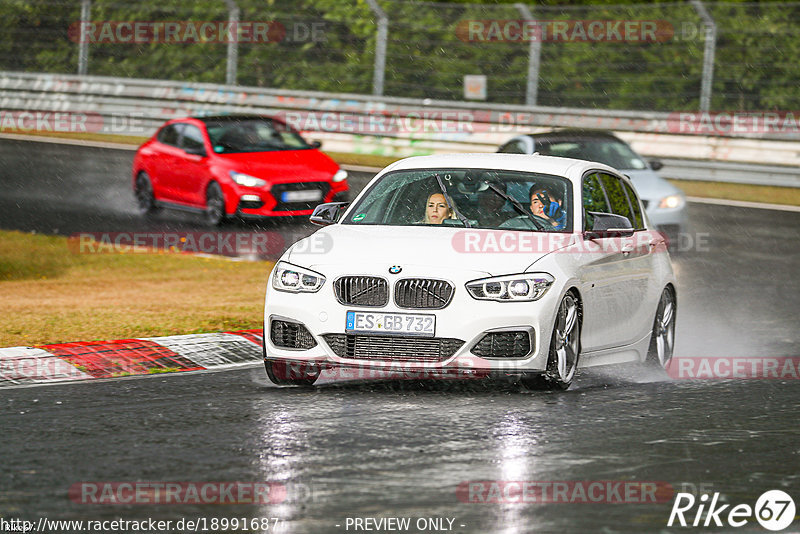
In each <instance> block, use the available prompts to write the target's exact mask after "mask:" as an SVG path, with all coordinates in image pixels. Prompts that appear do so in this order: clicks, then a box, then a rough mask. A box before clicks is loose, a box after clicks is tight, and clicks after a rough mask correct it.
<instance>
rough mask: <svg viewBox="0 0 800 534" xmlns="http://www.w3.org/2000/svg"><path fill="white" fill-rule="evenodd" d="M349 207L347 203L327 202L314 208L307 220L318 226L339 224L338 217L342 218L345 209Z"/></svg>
mask: <svg viewBox="0 0 800 534" xmlns="http://www.w3.org/2000/svg"><path fill="white" fill-rule="evenodd" d="M349 205H350V203H349V202H328V203H327V204H320V205H319V206H317V207H316V208H314V213H312V214H311V217H309V220H310V221H311V222H312V223H314V224H318V225H319V226H328V225H329V224H336V223H337V222H339V217H341V216H342V213H344V210H345V208H347V206H349Z"/></svg>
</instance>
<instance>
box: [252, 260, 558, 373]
mask: <svg viewBox="0 0 800 534" xmlns="http://www.w3.org/2000/svg"><path fill="white" fill-rule="evenodd" d="M404 274H405V273H404ZM408 277H413V276H412V275H411V274H410V273H409V275H408ZM471 279H474V277H473V278H471ZM394 281H395V279H392V280H391V282H394ZM465 281H466V280H460V281H459V282H454V285H455V292H454V295H453V299H452V301H451V302H450V304H449V305H448V306H447V307H445V308H444V309H441V310H429V309H406V308H399V307H398V306H396V305H395V303H394V299H393V298H390V300H389V303H388V304H387V305H385V306H383V307H380V308H377V309H376V308H372V307H359V306H349V305H343V304H341V303H340V302H339V301H337V299H336V296H335V294H334V291H333V284H332V279H330V278H329V279H328V280H326V282H325V285H323V287H322V288H321V289H320V291H319V292H318V293H286V292H282V291H277V290H275V289H274V288H272V285H271V279H270V281H269V282H268V288H267V295H266V303H265V313H264V343H265V357H266V358H267V359H270V360H278V361H286V362H295V363H301V364H308V365H315V366H318V367H321V368H329V367H342V368H348V367H351V368H364V367H367V368H371V369H385V370H403V371H410V372H430V373H433V374H436V373H448V372H456V373H461V374H464V373H468V372H470V371H490V372H501V373H504V372H505V373H519V372H541V371H544V369H545V367H546V365H547V353H548V348H549V345H550V336H551V332H552V330H553V322H554V316H555V310H556V308H557V305H558V302H559V297H560V292H559V289H558V288H557V287H555V286H553V287H551V288H550V289H549V290H548V292H547V293H545V295H544V296H543V297H542V298H540V299H539V300H537V301H533V302H494V301H480V300H476V299H473V298H472V297H470V296H469V294H468V293H467V291H466V288H465V287H464V282H465ZM391 285H392V284H390V286H391ZM348 311H367V312H370V311H371V312H375V311H379V312H387V313H397V314H409V313H413V314H426V315H434V316H435V317H436V319H435V321H436V325H435V333H434V336H433V338H430V337H427V338H425V337H414V336H405V335H401V336H392V335H387V334H383V333H382V334H380V335H376V334H372V333H370V334H367V333H363V334H352V333H351V334H348V333H346V331H345V323H346V321H347V312H348ZM276 321H278V322H282V323H293V324H296V325H302V328H304V329H305V330H306V331H307V334H305V333H304V334H303V336H306V335H307V336H310V338H311V339H313V343H314V346H311V347H309V348H287V347H286V346H285V343H284V341H283V338H280V339H277V341H278V343H276V338H275V335H274V334H275V332H274V331H273V324H274V322H276ZM523 331H524V332H527V333H528V336H529V337H528V339H529V341H530V345H529V348H528V350H527V351H526V352H525V353H524V356H522V357H519V356H516V355H517V354H520V353H519V352H515V353H514V354H515V356H514V357H491V356H487V354H489V355H491V354H494V353H493V352H492V351H491V350H488V351H487V342H486V339H487V336H490V339H492V340H495V339H502V340H508V339H512V338H514V335H515V334H513V333H515V332H523ZM303 339H304V340H307V339H308V338H307V337H304V338H303ZM517 339H522V337H518V338H517ZM343 343H344V344H345V345H347V344H348V343H349V344H350V345H347V346H346V347H343V345H342V344H343ZM435 343H439V344H440V347H442V351H441V352H440V354H443V356H441V357H430V354H431V353H432V351H433V353H435V351H436V349H435V348H434V349H431V344H435ZM309 344H310V343H307V344H305V345H304V347H305V346H308V345H309Z"/></svg>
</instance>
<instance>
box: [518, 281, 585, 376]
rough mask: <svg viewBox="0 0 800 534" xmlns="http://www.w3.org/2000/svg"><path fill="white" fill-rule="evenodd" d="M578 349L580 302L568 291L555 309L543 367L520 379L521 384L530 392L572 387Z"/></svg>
mask: <svg viewBox="0 0 800 534" xmlns="http://www.w3.org/2000/svg"><path fill="white" fill-rule="evenodd" d="M580 349H581V317H580V303H579V301H578V298H577V297H576V296H575V295H574V294H573V293H571V292H570V293H567V294H566V295H564V298H562V299H561V304H560V305H559V306H558V312H557V313H556V322H555V325H554V326H553V336H552V338H551V341H550V351H549V353H548V357H547V368H546V369H545V371H544V373H541V374H535V375H526V376H524V377H522V380H521V381H522V384H523V385H524V386H525V387H529V388H534V389H567V388H568V387H569V386H570V385H571V384H572V379H573V378H574V377H575V371H576V369H577V368H578V358H579V357H580Z"/></svg>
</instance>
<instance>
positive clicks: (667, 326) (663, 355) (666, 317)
mask: <svg viewBox="0 0 800 534" xmlns="http://www.w3.org/2000/svg"><path fill="white" fill-rule="evenodd" d="M677 309H678V306H677V303H676V302H675V293H674V292H673V290H672V288H671V287H666V288H664V291H662V292H661V299H660V300H659V301H658V307H657V308H656V318H655V321H653V335H652V336H651V337H650V348H649V349H648V350H647V360H646V362H647V363H648V364H650V365H652V366H654V367H661V368H662V369H666V368H667V367H668V366H669V364H670V362H671V361H672V352H673V349H674V346H675V314H676V312H677Z"/></svg>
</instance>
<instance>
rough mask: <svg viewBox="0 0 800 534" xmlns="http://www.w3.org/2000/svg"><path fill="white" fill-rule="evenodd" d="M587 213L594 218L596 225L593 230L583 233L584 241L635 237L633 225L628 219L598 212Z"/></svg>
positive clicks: (594, 224) (593, 225)
mask: <svg viewBox="0 0 800 534" xmlns="http://www.w3.org/2000/svg"><path fill="white" fill-rule="evenodd" d="M586 213H588V214H589V215H591V216H592V217H593V219H594V223H593V224H592V229H591V230H589V231H588V232H584V233H583V237H584V239H603V238H606V237H629V236H632V235H633V225H632V224H631V221H630V220H628V218H627V217H624V216H622V215H616V214H614V213H601V212H597V211H588V212H586Z"/></svg>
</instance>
